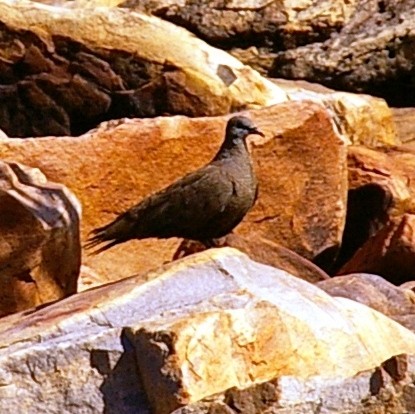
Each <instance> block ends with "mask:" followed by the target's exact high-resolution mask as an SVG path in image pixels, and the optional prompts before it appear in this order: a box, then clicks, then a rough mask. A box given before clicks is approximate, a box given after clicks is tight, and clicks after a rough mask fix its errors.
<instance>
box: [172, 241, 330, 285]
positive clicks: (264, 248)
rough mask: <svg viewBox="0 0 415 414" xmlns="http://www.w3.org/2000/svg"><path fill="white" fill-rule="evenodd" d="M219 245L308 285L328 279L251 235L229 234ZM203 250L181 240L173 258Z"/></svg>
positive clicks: (298, 258) (284, 250)
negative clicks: (235, 250) (233, 249)
mask: <svg viewBox="0 0 415 414" xmlns="http://www.w3.org/2000/svg"><path fill="white" fill-rule="evenodd" d="M219 243H220V247H225V246H226V247H233V248H235V249H238V250H240V251H241V252H244V253H246V254H247V255H248V256H249V257H250V258H251V259H252V260H255V261H256V262H259V263H264V264H267V265H269V266H273V267H276V268H278V269H282V270H285V271H286V272H288V273H290V274H291V275H293V276H296V277H298V278H300V279H303V280H306V281H307V282H310V283H316V282H318V281H320V280H326V279H329V278H330V276H328V275H327V274H326V273H325V272H324V271H323V270H321V269H320V268H319V267H318V266H316V265H315V264H313V263H312V262H310V261H308V260H307V259H305V258H304V257H302V256H300V255H299V254H297V253H295V252H293V251H292V250H290V249H287V248H286V247H284V246H281V245H279V244H277V243H273V242H272V241H270V240H266V239H264V238H261V237H260V236H257V235H255V234H251V235H249V237H242V236H239V235H237V234H229V235H228V236H226V237H224V238H222V239H221V240H220V241H219ZM203 250H206V247H205V246H203V245H202V244H200V243H198V242H194V241H191V240H183V242H182V243H181V244H180V246H179V247H178V249H177V251H176V253H175V254H174V257H175V258H176V259H178V258H181V257H185V256H188V255H189V254H194V253H196V252H200V251H203Z"/></svg>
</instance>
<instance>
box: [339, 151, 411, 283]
mask: <svg viewBox="0 0 415 414" xmlns="http://www.w3.org/2000/svg"><path fill="white" fill-rule="evenodd" d="M414 167H415V154H414V150H413V149H412V150H411V149H409V148H407V147H397V148H393V149H391V148H390V149H384V150H380V149H379V150H376V151H375V150H371V149H368V148H365V147H362V146H351V147H349V154H348V170H349V189H350V190H349V196H348V207H347V218H346V226H345V231H344V235H343V241H342V249H341V251H340V255H339V258H338V261H337V266H342V265H344V264H345V263H346V262H347V261H348V260H349V259H350V258H351V257H352V256H353V255H354V254H355V252H356V250H357V249H358V248H359V247H361V246H362V245H363V244H364V243H366V241H368V239H369V238H370V237H372V236H374V235H376V233H377V232H378V231H379V230H380V229H381V228H382V227H383V226H385V225H389V224H390V222H391V220H392V221H394V223H395V224H391V226H392V227H391V228H389V230H385V231H386V233H388V234H389V231H391V232H394V231H395V230H392V228H395V227H394V226H395V225H397V223H399V222H400V221H401V217H402V215H403V214H405V213H408V214H412V213H413V212H414V211H415V208H414V201H413V200H414V199H415V198H414V197H415V187H414V185H413V183H414V178H415V177H414ZM386 233H382V235H379V238H376V239H373V240H372V241H371V242H368V244H367V245H366V248H365V249H367V248H368V247H369V245H370V244H371V243H378V244H377V247H376V248H375V250H373V251H372V252H371V253H370V254H371V255H372V254H374V255H376V254H380V255H381V256H383V255H384V253H385V252H382V249H383V247H381V246H382V245H383V241H385V239H384V237H386V236H385V234H386ZM381 240H383V241H381ZM384 247H385V248H386V246H384ZM379 248H380V249H381V250H379V251H377V253H376V250H377V249H379ZM365 251H366V253H368V251H367V250H365ZM362 254H363V253H362ZM406 254H408V251H407V253H406ZM362 260H363V259H362ZM371 260H374V261H376V258H375V256H372V259H371ZM380 263H381V261H379V263H378V264H379V265H380ZM355 264H356V263H355ZM402 266H404V267H405V266H406V265H405V264H402ZM399 267H400V266H399ZM376 269H377V271H379V270H380V268H379V266H376ZM349 270H351V268H349ZM355 270H356V271H369V272H371V270H369V268H367V269H366V270H363V269H360V270H357V269H355ZM396 270H398V269H396ZM405 272H406V271H403V273H405ZM398 273H402V272H399V271H398ZM381 274H382V275H385V273H381ZM390 276H391V277H392V275H390ZM405 277H407V276H405ZM389 280H393V281H395V279H394V278H393V277H392V279H389ZM398 280H399V278H398V279H397V280H396V281H398Z"/></svg>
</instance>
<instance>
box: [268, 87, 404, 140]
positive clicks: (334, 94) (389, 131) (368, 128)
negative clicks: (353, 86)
mask: <svg viewBox="0 0 415 414" xmlns="http://www.w3.org/2000/svg"><path fill="white" fill-rule="evenodd" d="M272 81H273V83H274V84H276V85H277V86H278V87H279V88H281V89H282V90H284V92H285V93H286V94H287V97H288V99H289V100H292V101H302V100H310V101H314V102H316V103H320V104H322V105H323V106H324V107H325V108H327V110H328V111H329V112H330V114H331V116H332V117H333V122H334V124H335V126H336V128H337V130H338V131H339V133H340V134H342V135H343V136H344V137H345V138H346V139H348V140H349V141H350V143H352V144H362V145H365V146H368V147H390V146H394V145H400V144H401V141H400V139H399V135H398V134H397V130H396V124H395V120H396V118H394V112H392V110H391V108H389V107H388V105H387V104H386V102H385V101H384V100H383V99H379V98H375V97H373V96H369V95H362V94H360V95H358V94H351V93H346V92H338V91H335V90H333V89H328V88H325V87H323V86H322V85H319V84H317V83H310V82H305V81H289V80H285V79H273V80H272Z"/></svg>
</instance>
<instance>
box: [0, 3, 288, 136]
mask: <svg viewBox="0 0 415 414" xmlns="http://www.w3.org/2000/svg"><path fill="white" fill-rule="evenodd" d="M0 22H1V23H2V24H1V29H0V30H1V32H0V33H1V35H2V37H3V38H4V39H7V40H5V42H6V43H5V45H4V48H3V51H2V64H1V66H0V75H1V76H2V79H4V81H2V83H1V84H0V93H1V96H2V99H1V100H0V113H2V114H3V115H2V116H1V117H0V128H1V129H3V130H4V132H6V133H7V134H8V135H9V136H14V137H28V136H42V135H79V134H81V133H83V132H86V131H88V130H89V129H91V128H92V127H95V126H96V125H97V124H99V122H101V121H103V120H107V119H113V118H122V117H125V116H128V117H154V116H157V115H164V114H185V115H189V116H207V115H220V114H227V113H229V112H232V111H238V110H241V109H245V108H248V107H254V108H255V107H261V106H267V105H270V104H273V103H278V102H282V101H285V100H286V99H287V98H286V96H285V94H284V92H283V91H281V90H280V89H279V88H278V87H277V86H276V85H274V84H272V83H271V82H270V81H268V80H266V79H265V78H262V77H261V76H260V75H259V74H258V73H257V72H256V71H254V70H253V69H251V68H250V67H248V66H245V65H243V64H242V63H241V62H239V61H238V60H237V59H235V58H234V57H232V56H230V55H229V54H227V53H226V52H223V51H221V50H218V49H215V48H213V47H211V46H209V45H207V44H206V43H205V42H203V41H201V40H200V39H198V38H196V37H195V36H193V35H192V34H190V33H189V32H187V31H186V30H185V29H182V28H179V27H177V26H175V25H173V24H171V23H168V22H164V21H162V20H160V19H158V18H156V17H152V16H148V15H144V14H140V13H138V12H137V13H131V11H129V10H125V9H108V8H86V9H64V8H61V7H53V6H45V5H41V4H38V3H35V2H30V1H26V2H17V3H16V2H15V1H12V0H1V1H0ZM45 118H47V119H48V122H44V121H43V120H44V119H45Z"/></svg>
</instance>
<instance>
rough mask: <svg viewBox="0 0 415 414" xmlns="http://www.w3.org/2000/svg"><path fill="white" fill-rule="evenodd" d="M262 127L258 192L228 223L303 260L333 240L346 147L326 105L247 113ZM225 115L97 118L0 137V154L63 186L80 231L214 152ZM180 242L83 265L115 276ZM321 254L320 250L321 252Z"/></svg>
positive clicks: (132, 245) (157, 259)
mask: <svg viewBox="0 0 415 414" xmlns="http://www.w3.org/2000/svg"><path fill="white" fill-rule="evenodd" d="M247 114H248V116H250V117H252V118H253V120H254V121H255V123H256V124H257V125H258V127H259V128H260V129H261V130H263V131H264V132H265V134H266V138H264V139H262V138H261V139H256V138H255V141H253V142H252V145H251V147H252V157H253V160H254V164H255V165H254V168H255V170H256V173H257V176H258V179H259V197H258V200H257V202H256V205H255V206H254V208H253V210H252V211H251V212H250V213H249V214H248V215H247V216H246V218H245V220H244V221H243V222H242V223H241V225H240V226H238V227H237V229H236V232H237V233H238V234H241V235H244V236H248V235H250V234H253V233H252V232H255V233H258V234H259V235H260V236H261V237H264V238H266V239H268V240H271V241H273V242H278V243H279V244H281V245H283V246H285V247H287V248H289V249H291V250H294V251H295V252H297V253H298V254H301V255H304V256H305V257H307V258H309V259H311V258H313V257H315V256H316V255H318V254H319V253H321V252H323V251H326V250H330V249H333V250H334V251H333V254H334V253H335V249H336V246H338V245H339V244H340V240H341V235H342V231H343V225H344V217H345V200H346V192H347V176H346V175H347V171H346V145H345V143H344V142H343V141H342V140H341V139H340V138H339V136H338V135H337V134H336V133H335V132H334V131H333V127H332V123H331V119H330V117H329V115H328V113H327V112H326V111H325V110H324V109H323V108H322V107H321V106H320V105H317V104H314V103H310V102H290V103H286V104H281V105H276V106H272V107H269V108H264V109H262V110H258V111H251V112H248V113H247ZM227 119H228V117H218V118H194V119H190V118H185V117H172V118H155V119H145V120H124V121H111V122H107V123H104V124H102V125H101V126H100V128H98V129H97V130H94V131H91V133H89V134H85V135H83V136H81V137H79V138H76V139H75V138H68V137H62V138H52V137H51V138H37V139H24V140H20V139H9V140H2V141H0V156H1V158H3V159H11V160H17V161H20V162H28V163H30V165H32V166H37V167H40V168H41V169H42V171H44V173H45V174H46V175H47V176H48V177H49V178H50V179H53V180H54V181H58V182H61V183H63V184H65V185H66V186H68V187H69V188H71V189H72V190H73V191H74V193H75V194H76V195H77V196H78V197H79V199H80V201H81V203H82V206H83V231H82V236H83V239H84V240H85V237H86V236H87V234H88V232H89V231H90V230H91V229H92V228H94V227H97V226H100V225H102V224H104V223H106V222H108V221H109V220H111V219H113V218H114V217H115V215H116V214H118V213H120V212H122V211H123V210H125V209H127V208H128V207H131V206H132V205H134V204H136V203H137V202H138V201H139V200H140V199H141V198H142V197H144V196H146V195H148V194H149V193H151V192H153V191H156V190H158V189H160V188H162V187H164V186H165V185H167V184H169V183H170V182H172V181H174V180H175V179H177V178H179V177H181V176H182V175H184V174H185V173H187V172H189V171H192V170H194V169H196V168H198V167H200V166H201V165H203V164H204V163H206V162H208V161H209V160H210V158H211V157H212V156H213V155H214V154H215V153H216V151H217V149H218V147H219V145H220V143H221V141H222V139H223V134H224V126H225V124H226V122H227ZM179 243H180V240H175V239H170V240H164V241H163V240H153V239H152V240H144V241H131V242H128V243H125V244H122V245H120V246H116V247H114V248H113V249H111V250H109V251H108V252H105V253H104V254H101V255H98V256H85V257H84V264H86V265H87V266H89V267H91V268H92V269H93V270H95V271H96V272H97V273H98V274H100V275H101V276H102V280H103V281H110V280H116V279H119V278H122V277H125V276H129V275H131V274H134V273H137V272H143V271H146V270H148V269H151V268H154V267H156V266H158V265H160V264H162V263H164V262H166V261H170V260H171V259H172V256H173V254H174V252H175V251H176V249H177V246H178V244H179ZM329 260H330V257H329Z"/></svg>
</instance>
